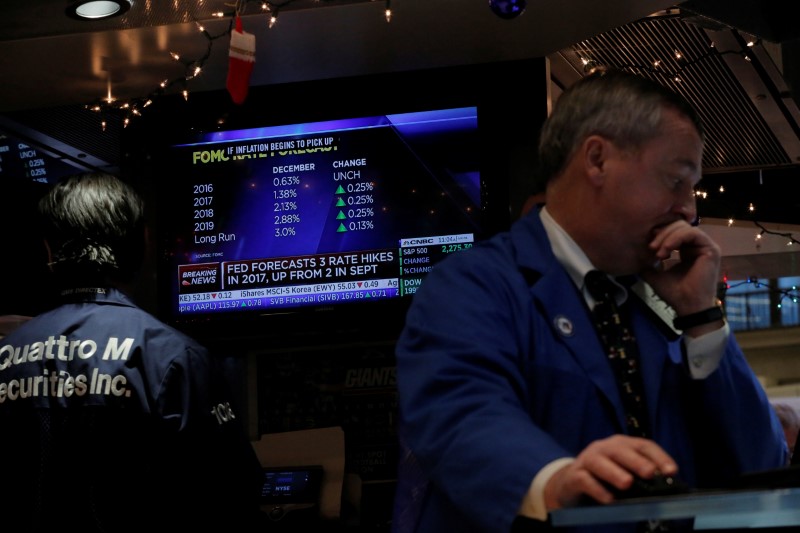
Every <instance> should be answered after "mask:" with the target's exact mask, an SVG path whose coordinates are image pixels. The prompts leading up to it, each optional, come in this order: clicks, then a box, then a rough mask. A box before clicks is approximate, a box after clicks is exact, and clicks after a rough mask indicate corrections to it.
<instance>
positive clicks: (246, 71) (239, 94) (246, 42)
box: [225, 15, 256, 104]
mask: <svg viewBox="0 0 800 533" xmlns="http://www.w3.org/2000/svg"><path fill="white" fill-rule="evenodd" d="M228 58H229V61H228V79H227V81H226V82H225V86H226V87H227V89H228V92H229V93H230V95H231V98H232V99H233V101H234V102H235V103H237V104H241V103H243V102H244V99H245V98H247V89H248V87H249V86H250V74H251V73H252V72H253V65H254V64H255V62H256V36H255V35H253V34H252V33H247V32H244V31H242V20H241V19H240V18H239V15H236V29H235V30H234V31H232V32H231V46H230V52H229V54H228Z"/></svg>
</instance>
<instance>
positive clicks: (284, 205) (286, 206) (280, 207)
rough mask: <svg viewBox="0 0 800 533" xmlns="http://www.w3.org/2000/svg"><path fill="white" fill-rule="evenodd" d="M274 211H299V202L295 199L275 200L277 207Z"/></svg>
mask: <svg viewBox="0 0 800 533" xmlns="http://www.w3.org/2000/svg"><path fill="white" fill-rule="evenodd" d="M273 211H275V212H278V211H297V202H295V201H291V202H289V201H287V202H275V207H274V209H273Z"/></svg>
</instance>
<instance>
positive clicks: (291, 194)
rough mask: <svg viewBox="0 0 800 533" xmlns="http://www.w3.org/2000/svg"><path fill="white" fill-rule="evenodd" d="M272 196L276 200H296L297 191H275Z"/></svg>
mask: <svg viewBox="0 0 800 533" xmlns="http://www.w3.org/2000/svg"><path fill="white" fill-rule="evenodd" d="M274 194H275V199H277V200H283V199H285V198H297V189H277V190H276V191H275V193H274Z"/></svg>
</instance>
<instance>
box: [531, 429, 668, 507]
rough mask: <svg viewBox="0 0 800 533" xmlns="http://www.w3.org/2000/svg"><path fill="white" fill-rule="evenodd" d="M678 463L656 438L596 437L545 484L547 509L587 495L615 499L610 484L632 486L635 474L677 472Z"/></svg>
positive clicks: (568, 504) (571, 503) (601, 499)
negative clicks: (596, 438) (657, 442)
mask: <svg viewBox="0 0 800 533" xmlns="http://www.w3.org/2000/svg"><path fill="white" fill-rule="evenodd" d="M677 471H678V465H677V464H675V461H674V460H673V459H672V457H670V456H669V454H667V452H665V451H664V450H663V449H662V448H661V447H660V446H659V445H658V444H656V443H655V442H653V441H651V440H648V439H642V438H639V437H629V436H627V435H613V436H611V437H608V438H606V439H603V440H598V441H594V442H593V443H591V444H590V445H589V446H587V447H586V448H585V449H584V450H583V451H582V452H581V453H580V454H579V455H578V457H577V458H576V459H575V461H573V462H572V463H570V464H569V465H567V466H565V467H564V468H562V469H561V470H559V471H557V472H556V473H555V474H553V476H552V477H551V478H550V480H549V481H548V482H547V485H545V488H544V501H545V506H546V507H547V509H548V511H551V510H553V509H559V508H562V507H571V506H574V505H576V504H578V503H579V502H580V501H581V499H583V497H584V496H589V497H590V498H593V499H594V500H596V501H598V502H600V503H610V502H612V501H614V496H613V494H612V493H611V492H610V491H609V490H608V488H607V485H610V486H612V487H615V488H617V489H619V490H625V489H628V488H630V486H631V485H632V484H633V481H634V476H638V477H640V478H643V479H651V478H652V477H653V476H654V475H656V474H657V473H661V474H664V475H668V476H671V475H674V474H676V473H677Z"/></svg>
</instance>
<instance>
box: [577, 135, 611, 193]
mask: <svg viewBox="0 0 800 533" xmlns="http://www.w3.org/2000/svg"><path fill="white" fill-rule="evenodd" d="M610 148H611V147H610V146H609V144H608V140H606V139H604V138H603V137H601V136H599V135H590V136H589V137H587V138H586V140H585V141H583V144H581V150H582V151H583V154H582V155H583V164H584V168H585V171H586V176H588V178H589V179H590V180H591V181H592V183H594V184H595V185H601V184H602V183H603V180H604V179H605V165H606V161H607V160H608V156H609V149H610Z"/></svg>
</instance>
